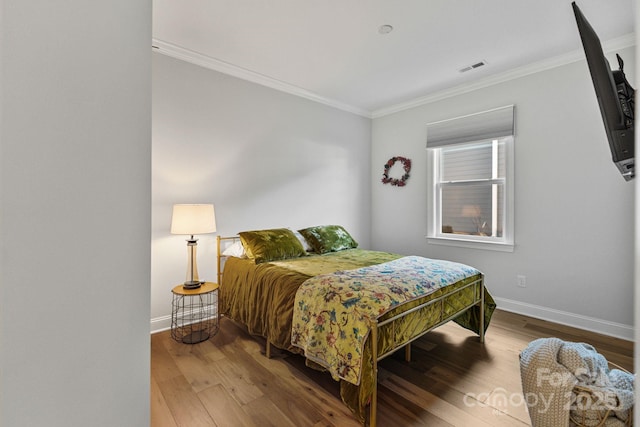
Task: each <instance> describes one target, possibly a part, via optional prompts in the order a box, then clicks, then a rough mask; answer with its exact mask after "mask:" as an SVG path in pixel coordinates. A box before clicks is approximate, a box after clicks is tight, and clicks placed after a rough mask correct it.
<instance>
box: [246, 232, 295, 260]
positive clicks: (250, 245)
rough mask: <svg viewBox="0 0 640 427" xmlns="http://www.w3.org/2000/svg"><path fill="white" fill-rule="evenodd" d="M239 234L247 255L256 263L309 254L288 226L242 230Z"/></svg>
mask: <svg viewBox="0 0 640 427" xmlns="http://www.w3.org/2000/svg"><path fill="white" fill-rule="evenodd" d="M238 234H239V235H240V241H241V242H242V246H244V250H245V252H246V253H247V256H248V257H249V258H251V259H253V260H255V262H256V264H259V263H261V262H269V261H277V260H280V259H288V258H297V257H301V256H305V255H307V252H306V251H305V250H304V248H303V247H302V244H301V243H300V241H299V240H298V238H297V237H296V236H295V234H293V231H291V230H289V229H287V228H274V229H271V230H254V231H242V232H240V233H238Z"/></svg>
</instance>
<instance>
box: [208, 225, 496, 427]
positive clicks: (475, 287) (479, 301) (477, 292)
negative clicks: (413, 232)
mask: <svg viewBox="0 0 640 427" xmlns="http://www.w3.org/2000/svg"><path fill="white" fill-rule="evenodd" d="M227 240H230V241H238V240H239V238H238V237H237V236H234V237H221V236H218V237H217V246H218V284H221V283H222V276H223V269H224V266H223V263H222V259H223V258H226V256H225V255H222V242H223V241H227ZM468 288H472V293H473V300H472V302H471V303H469V304H468V305H467V306H465V307H464V308H463V309H462V310H460V311H458V312H456V313H454V314H452V315H449V316H447V315H446V314H445V313H446V311H445V300H446V299H447V298H449V297H454V296H455V295H456V294H458V293H462V292H463V291H464V290H466V289H468ZM437 305H439V313H440V314H439V318H438V320H437V322H436V324H435V325H431V326H429V327H427V328H424V329H423V330H422V331H421V332H419V333H418V334H417V335H415V336H413V337H412V338H411V339H410V340H409V341H405V342H396V338H395V330H396V328H395V323H396V322H397V321H399V320H401V319H402V318H404V317H405V316H407V315H409V314H411V313H414V312H416V311H419V310H422V309H426V308H427V307H431V306H434V307H436V306H437ZM476 305H479V306H480V333H479V335H480V342H482V343H484V329H485V328H484V326H485V325H484V275H481V276H480V278H479V279H477V280H475V281H473V282H471V283H468V284H466V285H464V286H463V287H460V288H457V289H454V290H452V291H450V292H447V293H445V294H443V295H440V296H439V297H437V298H435V299H431V300H429V301H426V302H424V303H422V304H420V305H417V306H415V307H413V308H411V309H410V310H407V311H404V312H402V313H400V314H397V315H395V316H393V317H390V318H388V319H385V320H382V321H378V320H377V319H374V320H372V321H371V322H370V328H371V331H370V334H369V339H370V340H371V358H372V361H373V366H372V377H373V391H372V395H371V402H370V404H369V426H371V427H376V423H377V406H378V362H380V361H381V360H382V359H384V358H385V357H387V356H389V355H391V354H392V353H394V352H396V351H397V350H398V349H400V348H402V347H404V348H405V359H406V361H407V362H409V361H410V360H411V343H412V342H413V341H415V340H417V339H418V338H420V337H422V336H423V335H425V334H426V333H428V332H430V331H432V330H433V329H435V328H437V327H439V326H441V325H443V324H445V323H447V322H449V321H450V320H453V319H454V318H456V317H458V316H459V315H460V314H462V313H464V312H465V311H467V310H469V309H470V308H471V307H473V306H476ZM387 328H391V336H392V341H393V344H392V346H391V348H389V349H388V350H386V351H385V352H383V353H380V354H378V336H379V335H380V334H382V333H384V331H385V330H386V329H387ZM265 352H266V357H267V358H271V343H270V342H269V340H268V339H267V341H266V350H265Z"/></svg>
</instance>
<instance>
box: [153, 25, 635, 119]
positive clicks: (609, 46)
mask: <svg viewBox="0 0 640 427" xmlns="http://www.w3.org/2000/svg"><path fill="white" fill-rule="evenodd" d="M631 46H635V34H627V35H625V36H622V37H619V38H616V39H612V40H609V41H607V42H604V43H603V46H602V47H603V50H604V51H605V52H607V53H609V52H612V51H615V50H618V49H624V48H627V47H631ZM153 50H154V51H155V52H158V53H161V54H163V55H166V56H170V57H172V58H176V59H180V60H182V61H186V62H189V63H192V64H195V65H199V66H201V67H204V68H208V69H211V70H214V71H218V72H221V73H224V74H228V75H230V76H234V77H237V78H240V79H243V80H247V81H250V82H253V83H256V84H259V85H262V86H266V87H269V88H271V89H275V90H278V91H281V92H285V93H289V94H291V95H295V96H299V97H301V98H305V99H308V100H311V101H314V102H318V103H321V104H324V105H328V106H330V107H333V108H337V109H339V110H343V111H347V112H349V113H353V114H357V115H359V116H362V117H366V118H369V119H375V118H379V117H384V116H387V115H390V114H394V113H398V112H400V111H403V110H408V109H410V108H415V107H419V106H421V105H425V104H430V103H432V102H436V101H440V100H443V99H446V98H450V97H453V96H457V95H462V94H464V93H468V92H472V91H475V90H478V89H482V88H485V87H489V86H493V85H496V84H499V83H503V82H507V81H510V80H514V79H518V78H521V77H525V76H528V75H531V74H535V73H539V72H542V71H546V70H550V69H553V68H556V67H560V66H563V65H567V64H571V63H573V62H577V61H581V60H584V52H583V51H582V50H581V49H580V50H575V51H573V52H570V53H567V54H564V55H559V56H556V57H553V58H549V59H545V60H542V61H538V62H534V63H531V64H528V65H524V66H522V67H518V68H514V69H512V70H509V71H506V72H503V73H499V74H494V75H492V76H488V77H485V78H483V79H479V80H476V81H473V82H469V83H465V84H462V85H459V86H456V87H453V88H450V89H445V90H441V91H438V92H434V93H432V94H429V95H425V96H422V97H419V98H415V99H412V100H410V101H407V102H402V103H398V104H395V105H391V106H389V107H384V108H380V109H378V110H375V111H368V110H365V109H363V108H359V107H355V106H353V105H348V104H345V103H342V102H340V101H337V100H334V99H330V98H325V97H323V96H320V95H318V94H316V93H313V92H311V91H308V90H306V89H303V88H301V87H298V86H295V85H292V84H289V83H286V82H283V81H281V80H277V79H274V78H272V77H269V76H265V75H264V74H260V73H256V72H254V71H251V70H247V69H245V68H242V67H238V66H237V65H233V64H230V63H228V62H224V61H221V60H219V59H216V58H212V57H210V56H207V55H204V54H201V53H198V52H195V51H192V50H189V49H185V48H183V47H180V46H177V45H174V44H172V43H168V42H165V41H162V40H159V39H156V38H154V39H153Z"/></svg>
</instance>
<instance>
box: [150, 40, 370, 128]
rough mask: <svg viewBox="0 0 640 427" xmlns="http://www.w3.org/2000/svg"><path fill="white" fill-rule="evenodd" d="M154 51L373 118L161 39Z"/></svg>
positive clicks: (343, 105)
mask: <svg viewBox="0 0 640 427" xmlns="http://www.w3.org/2000/svg"><path fill="white" fill-rule="evenodd" d="M152 45H153V51H154V52H158V53H161V54H163V55H166V56H170V57H172V58H176V59H180V60H182V61H185V62H189V63H191V64H195V65H199V66H201V67H204V68H208V69H210V70H214V71H218V72H221V73H224V74H228V75H230V76H233V77H237V78H239V79H243V80H247V81H250V82H252V83H256V84H259V85H262V86H266V87H269V88H271V89H275V90H279V91H281V92H286V93H289V94H291V95H296V96H299V97H301V98H305V99H309V100H311V101H315V102H319V103H320V104H324V105H328V106H330V107H333V108H337V109H339V110H343V111H347V112H349V113H353V114H357V115H359V116H362V117H366V118H368V119H370V118H371V112H370V111H367V110H364V109H362V108H358V107H354V106H352V105H348V104H344V103H342V102H340V101H336V100H333V99H329V98H325V97H323V96H320V95H318V94H316V93H313V92H311V91H308V90H306V89H303V88H301V87H298V86H294V85H292V84H289V83H285V82H283V81H280V80H277V79H274V78H271V77H269V76H265V75H264V74H260V73H256V72H254V71H251V70H247V69H246V68H242V67H238V66H237V65H233V64H230V63H228V62H224V61H221V60H219V59H216V58H212V57H210V56H207V55H203V54H201V53H198V52H195V51H193V50H189V49H185V48H183V47H180V46H177V45H174V44H172V43H168V42H165V41H162V40H159V39H156V38H154V39H152Z"/></svg>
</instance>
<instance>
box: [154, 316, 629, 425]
mask: <svg viewBox="0 0 640 427" xmlns="http://www.w3.org/2000/svg"><path fill="white" fill-rule="evenodd" d="M549 336H556V337H559V338H561V339H565V340H568V341H577V342H588V343H590V344H592V345H593V346H594V347H596V349H597V350H598V351H599V352H600V353H602V354H603V355H604V356H605V357H606V358H607V359H608V360H609V361H611V362H614V363H616V364H618V365H620V366H622V367H623V368H625V369H627V370H629V371H632V370H633V344H632V343H631V342H628V341H623V340H620V339H616V338H611V337H606V336H602V335H597V334H593V333H590V332H587V331H583V330H578V329H573V328H569V327H566V326H562V325H557V324H553V323H549V322H545V321H541V320H537V319H532V318H528V317H525V316H520V315H516V314H512V313H508V312H503V311H500V310H497V311H496V313H495V314H494V317H493V319H492V321H491V325H490V327H489V329H488V331H487V335H486V342H485V344H484V345H482V344H480V343H479V342H478V337H477V336H476V335H475V334H473V333H472V332H469V331H467V330H466V329H463V328H461V327H459V326H458V325H456V324H454V323H452V322H450V323H449V324H447V325H444V326H442V327H440V328H438V329H437V330H435V331H433V332H430V333H429V334H427V335H425V336H424V337H422V338H420V339H419V340H417V341H416V342H415V343H414V345H413V349H412V361H411V362H410V363H407V362H405V361H404V352H402V351H399V352H398V354H396V355H393V356H391V357H388V358H387V359H385V360H383V361H382V362H381V365H380V367H381V369H380V374H379V380H378V381H379V394H378V396H379V397H378V425H379V426H429V427H437V426H459V427H468V426H474V427H475V426H491V427H500V426H505V427H506V426H528V425H530V422H529V417H528V414H527V410H526V407H525V405H524V404H523V403H522V400H521V399H522V388H521V385H520V365H519V359H518V355H519V354H520V351H521V350H522V349H524V348H525V347H526V346H527V344H528V343H529V342H530V341H532V340H534V339H536V338H539V337H549ZM273 353H274V354H273V355H272V358H271V359H267V358H266V357H265V356H264V340H262V339H259V338H254V337H251V336H250V335H248V334H247V333H246V332H245V331H244V330H243V329H242V328H241V327H240V326H238V325H236V324H235V323H234V322H232V321H230V320H228V319H222V321H221V330H220V332H219V333H218V335H216V336H215V337H213V338H212V339H210V340H209V341H205V342H203V343H200V344H195V345H186V344H180V343H177V342H175V341H173V340H172V339H171V336H170V333H169V331H166V332H161V333H158V334H154V335H152V337H151V421H152V426H153V427H164V426H188V427H196V426H220V427H223V426H224V427H226V426H260V427H262V426H313V427H330V426H340V427H343V426H359V425H360V424H359V423H358V422H357V421H355V419H354V418H353V416H352V414H351V412H350V411H349V410H348V409H347V408H346V406H345V405H344V404H343V403H342V401H341V400H340V397H339V390H338V383H337V382H335V381H333V380H332V379H331V377H330V376H329V375H328V374H326V373H321V372H317V371H314V370H312V369H310V368H307V367H306V366H305V364H304V359H303V358H302V357H300V356H295V355H292V354H289V353H287V352H280V351H278V350H277V349H275V350H274V352H273ZM505 399H506V401H507V403H508V405H502V404H501V403H503V402H504V401H505Z"/></svg>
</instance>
